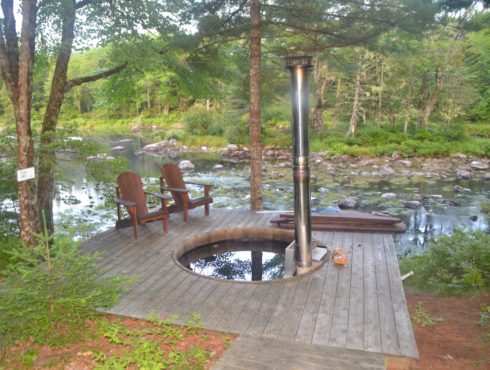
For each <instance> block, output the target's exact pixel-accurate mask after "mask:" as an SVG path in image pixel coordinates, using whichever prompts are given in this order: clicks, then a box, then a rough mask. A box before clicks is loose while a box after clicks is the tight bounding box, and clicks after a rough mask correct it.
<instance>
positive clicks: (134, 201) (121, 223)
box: [116, 172, 172, 239]
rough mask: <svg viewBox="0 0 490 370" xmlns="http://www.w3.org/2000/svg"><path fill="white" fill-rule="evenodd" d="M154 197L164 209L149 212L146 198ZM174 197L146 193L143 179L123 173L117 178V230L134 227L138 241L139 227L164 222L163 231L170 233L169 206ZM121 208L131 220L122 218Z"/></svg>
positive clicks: (132, 174)
mask: <svg viewBox="0 0 490 370" xmlns="http://www.w3.org/2000/svg"><path fill="white" fill-rule="evenodd" d="M147 195H153V196H155V197H156V198H158V199H160V202H161V205H162V208H161V209H160V210H157V211H153V212H149V211H148V205H147V203H146V196H147ZM170 199H172V197H170V196H167V195H163V194H161V193H154V192H148V191H144V189H143V183H142V182H141V177H140V176H139V175H138V174H136V173H134V172H123V173H121V174H120V175H119V176H118V177H117V187H116V205H117V222H116V229H120V228H123V227H129V226H133V231H134V238H135V239H138V225H142V224H146V223H148V222H153V221H159V220H162V223H163V231H164V232H167V231H168V210H167V204H168V201H169V200H170ZM121 206H125V207H126V210H127V211H128V214H129V217H130V218H129V219H123V218H122V211H121Z"/></svg>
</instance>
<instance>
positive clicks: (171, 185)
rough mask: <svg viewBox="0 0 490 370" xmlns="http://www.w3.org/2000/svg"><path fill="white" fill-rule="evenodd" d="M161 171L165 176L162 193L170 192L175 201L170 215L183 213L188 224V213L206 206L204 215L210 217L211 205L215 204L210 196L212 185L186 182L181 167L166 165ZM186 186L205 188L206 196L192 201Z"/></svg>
mask: <svg viewBox="0 0 490 370" xmlns="http://www.w3.org/2000/svg"><path fill="white" fill-rule="evenodd" d="M161 171H162V175H163V176H162V177H160V191H161V192H162V193H164V192H165V191H170V193H171V194H172V198H173V200H174V204H171V205H170V206H169V207H168V211H169V213H173V212H182V213H183V214H184V222H187V220H188V219H189V214H188V211H189V210H190V209H193V208H196V207H200V206H204V214H205V215H206V216H209V205H210V204H211V203H213V198H211V197H210V196H209V190H210V189H211V187H212V185H206V184H199V183H195V182H184V178H183V177H182V172H181V171H180V168H179V166H177V165H175V164H164V165H163V166H162V168H161ZM186 184H192V185H199V186H203V187H204V196H203V197H200V198H194V199H191V198H190V197H189V190H187V188H186ZM165 185H166V186H165Z"/></svg>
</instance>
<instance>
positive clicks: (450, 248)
mask: <svg viewBox="0 0 490 370" xmlns="http://www.w3.org/2000/svg"><path fill="white" fill-rule="evenodd" d="M401 269H402V271H404V272H406V271H410V270H413V271H414V272H415V275H414V276H413V277H412V278H411V279H410V283H413V284H415V285H416V286H417V287H419V288H422V289H429V290H432V291H434V292H437V293H449V294H463V293H471V292H474V291H488V289H489V288H490V235H487V234H485V233H483V232H475V233H464V232H462V231H455V232H454V234H452V235H451V236H446V235H443V236H440V237H439V238H438V239H437V240H433V241H431V242H430V243H429V247H428V250H427V252H425V253H422V254H420V255H417V256H413V257H407V258H404V259H403V260H402V261H401Z"/></svg>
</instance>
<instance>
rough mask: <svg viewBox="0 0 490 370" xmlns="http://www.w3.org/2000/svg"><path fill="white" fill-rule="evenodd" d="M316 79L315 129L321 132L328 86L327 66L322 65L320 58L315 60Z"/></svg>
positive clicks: (323, 125)
mask: <svg viewBox="0 0 490 370" xmlns="http://www.w3.org/2000/svg"><path fill="white" fill-rule="evenodd" d="M314 76H315V80H316V86H317V88H316V105H315V108H314V109H313V130H314V131H315V132H316V133H317V134H321V133H322V132H323V129H324V127H325V123H324V121H323V112H324V111H325V97H324V94H325V88H326V86H327V82H328V79H327V76H328V72H327V66H326V65H322V64H321V62H320V60H319V58H316V61H315V75H314Z"/></svg>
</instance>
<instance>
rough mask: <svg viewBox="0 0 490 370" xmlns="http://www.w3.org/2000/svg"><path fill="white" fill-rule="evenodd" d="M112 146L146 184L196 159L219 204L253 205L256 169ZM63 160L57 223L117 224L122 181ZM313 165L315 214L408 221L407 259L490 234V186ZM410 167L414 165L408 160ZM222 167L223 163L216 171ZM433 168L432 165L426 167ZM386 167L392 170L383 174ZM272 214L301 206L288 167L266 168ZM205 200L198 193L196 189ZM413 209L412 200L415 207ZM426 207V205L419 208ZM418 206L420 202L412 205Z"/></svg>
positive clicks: (417, 172)
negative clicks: (460, 234)
mask: <svg viewBox="0 0 490 370" xmlns="http://www.w3.org/2000/svg"><path fill="white" fill-rule="evenodd" d="M108 144H109V145H111V146H114V145H119V146H124V148H125V149H124V150H122V151H117V152H112V153H111V151H110V149H109V150H108V153H109V154H108V155H110V156H114V157H117V156H123V157H125V158H126V159H128V160H129V163H130V169H131V170H132V171H135V172H137V173H139V174H140V175H141V176H142V177H143V179H144V182H145V184H147V185H148V186H154V187H155V188H156V187H157V184H158V177H159V171H160V167H161V165H162V164H163V163H166V162H173V163H179V162H180V161H181V160H184V159H186V160H191V161H192V162H193V163H194V165H195V169H194V170H193V171H190V172H187V173H186V175H185V177H186V179H188V180H193V181H199V182H205V183H210V184H214V185H215V188H214V189H213V190H212V194H211V195H212V196H213V199H214V204H213V207H220V208H248V207H249V199H250V194H249V189H250V188H249V178H250V173H249V165H248V163H247V162H241V163H232V162H228V161H224V160H222V159H220V158H219V156H218V154H217V153H210V152H207V151H198V152H176V153H162V154H157V155H148V154H139V155H138V154H135V153H137V152H138V151H139V150H140V148H141V147H142V145H143V143H142V142H141V139H137V138H134V137H132V138H123V137H119V138H111V139H110V140H109V143H108ZM59 159H60V160H58V166H59V170H60V171H59V172H60V173H61V174H62V175H63V178H62V179H60V180H59V181H58V183H57V187H56V190H57V191H56V198H55V202H54V212H55V219H56V220H57V222H58V224H59V225H60V226H59V227H61V228H64V227H68V226H73V225H76V229H77V233H78V235H79V236H80V237H89V236H90V235H93V233H94V232H100V231H102V230H107V229H109V228H111V227H114V222H115V219H116V212H115V206H114V205H113V200H112V198H111V197H110V196H109V194H111V193H113V189H114V186H115V178H114V184H105V185H101V184H98V183H96V182H95V181H94V180H91V179H90V177H89V176H88V175H87V172H86V169H85V167H84V166H83V165H82V164H80V163H78V162H76V161H73V160H71V156H70V154H67V153H63V154H61V155H60V158H59ZM318 162H319V163H316V162H315V163H313V164H312V165H311V173H312V182H311V197H312V208H313V209H320V210H321V209H327V208H333V207H337V205H338V203H339V201H341V200H342V199H346V198H347V199H350V200H352V199H354V201H355V202H357V203H358V206H359V209H360V210H362V211H378V212H385V213H389V214H391V215H394V216H398V217H400V218H402V219H403V220H404V221H405V223H406V224H407V233H405V234H403V235H396V236H395V241H396V247H397V253H398V255H399V256H404V255H408V254H412V253H417V252H420V251H423V250H424V249H425V248H426V244H427V241H428V240H429V239H430V238H432V237H435V236H437V235H439V234H448V233H451V232H452V231H453V230H454V229H455V228H460V229H463V230H467V231H476V230H483V231H486V232H488V231H489V224H490V217H489V216H488V214H485V213H483V212H482V210H481V208H480V206H481V204H482V203H485V202H488V201H489V199H490V187H489V183H488V181H484V180H481V179H477V180H458V179H455V178H454V177H451V176H445V175H442V176H438V175H434V174H433V173H432V174H430V173H427V172H424V171H423V170H422V167H423V165H425V164H424V163H419V162H418V161H416V160H412V162H413V164H412V163H411V164H410V167H406V168H397V167H396V165H394V164H391V163H390V164H389V166H391V167H390V171H386V166H385V165H383V164H382V162H380V160H378V161H374V162H372V161H364V162H365V163H362V161H360V160H356V159H348V160H341V161H336V162H335V161H328V160H327V161H318ZM405 164H408V163H406V162H405ZM216 165H222V166H223V167H222V168H220V169H216V168H215V166H216ZM424 168H425V167H424ZM382 170H384V171H385V172H383V171H382ZM263 186H264V209H266V210H291V209H292V208H293V185H292V170H291V168H290V166H289V163H287V162H284V161H283V162H270V161H268V162H265V163H264V185H263ZM191 190H192V191H194V192H195V195H198V194H199V192H198V188H196V189H192V188H191ZM414 201H415V203H416V204H415V206H414V208H407V202H414ZM417 202H418V205H417ZM412 206H413V205H412Z"/></svg>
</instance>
